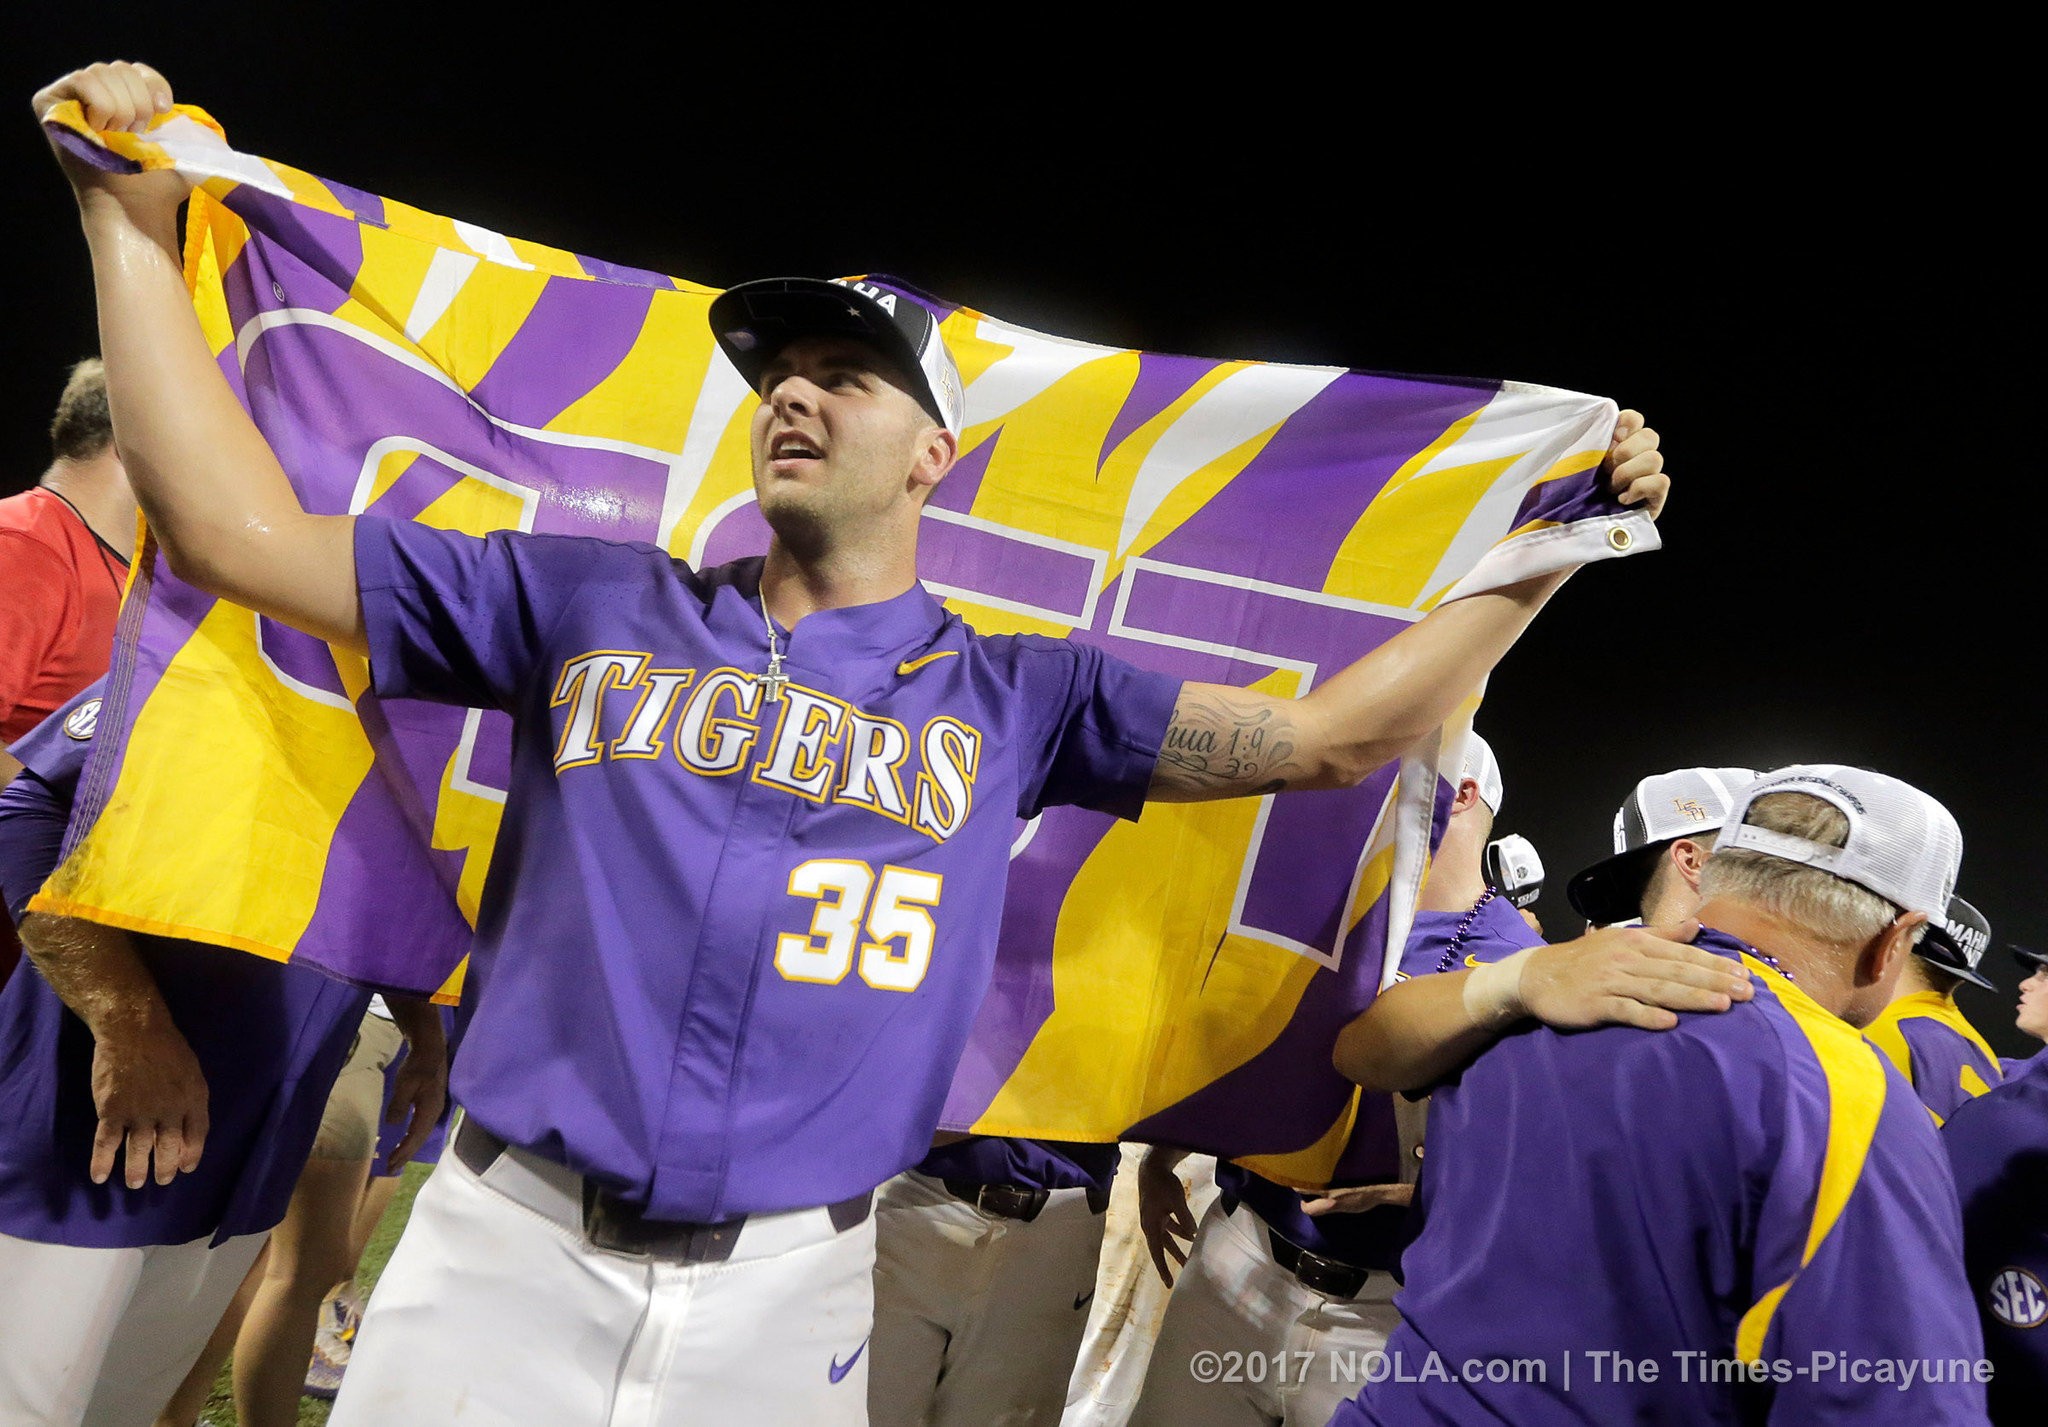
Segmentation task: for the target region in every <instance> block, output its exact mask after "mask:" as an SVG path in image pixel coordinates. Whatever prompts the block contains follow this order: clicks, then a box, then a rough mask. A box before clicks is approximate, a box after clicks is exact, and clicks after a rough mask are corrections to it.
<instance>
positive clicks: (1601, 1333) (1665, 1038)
mask: <svg viewBox="0 0 2048 1427" xmlns="http://www.w3.org/2000/svg"><path fill="white" fill-rule="evenodd" d="M1697 945H1699V946H1701V947H1703V948H1705V949H1707V950H1710V951H1714V952H1717V953H1719V954H1721V955H1723V956H1727V957H1730V958H1731V959H1734V958H1738V957H1739V958H1743V959H1744V964H1745V965H1746V966H1747V967H1748V968H1749V970H1750V972H1751V975H1752V977H1753V979H1754V980H1755V982H1756V996H1755V998H1754V999H1753V1000H1751V1001H1748V1002H1743V1003H1739V1004H1737V1005H1736V1006H1734V1007H1733V1008H1732V1009H1730V1010H1729V1011H1727V1012H1725V1013H1723V1014H1720V1015H1687V1016H1682V1017H1681V1018H1680V1021H1679V1024H1678V1025H1677V1026H1676V1027H1675V1028H1673V1029H1671V1030H1668V1031H1642V1030H1636V1029H1634V1028H1631V1027H1622V1026H1610V1027H1604V1028H1601V1029H1598V1030H1592V1031H1584V1032H1578V1033H1560V1032H1557V1031H1554V1030H1551V1029H1549V1028H1547V1027H1542V1026H1531V1027H1528V1028H1526V1029H1522V1030H1519V1031H1516V1032H1514V1033H1512V1034H1510V1035H1507V1036H1505V1037H1503V1038H1502V1039H1501V1040H1500V1041H1499V1042H1498V1043H1497V1044H1496V1045H1494V1046H1493V1047H1492V1048H1491V1049H1489V1050H1488V1051H1486V1052H1485V1053H1484V1054H1483V1055H1481V1056H1479V1057H1478V1058H1477V1059H1476V1060H1475V1061H1473V1063H1472V1064H1471V1065H1470V1066H1468V1067H1466V1068H1465V1069H1464V1070H1463V1071H1462V1072H1461V1073H1460V1074H1459V1075H1457V1076H1455V1077H1453V1078H1452V1079H1451V1080H1449V1081H1447V1082H1446V1083H1445V1084H1443V1085H1442V1086H1440V1087H1438V1089H1437V1090H1436V1091H1435V1094H1434V1097H1433V1099H1432V1101H1431V1106H1430V1126H1429V1133H1430V1140H1429V1157H1428V1159H1427V1160H1426V1161H1425V1162H1424V1165H1425V1168H1424V1172H1423V1177H1422V1183H1421V1185H1420V1187H1419V1189H1418V1192H1417V1196H1416V1204H1415V1208H1414V1211H1413V1212H1414V1214H1415V1215H1416V1216H1417V1218H1418V1220H1419V1222H1420V1228H1419V1230H1418V1232H1417V1234H1416V1236H1415V1239H1414V1241H1413V1242H1412V1243H1411V1244H1410V1245H1409V1247H1408V1249H1407V1252H1406V1254H1405V1256H1404V1258H1403V1261H1402V1262H1403V1268H1404V1269H1405V1271H1406V1275H1407V1287H1406V1288H1405V1289H1404V1290H1403V1291H1402V1292H1401V1293H1400V1294H1399V1295H1398V1296H1397V1297H1396V1299H1395V1304H1396V1306H1397V1307H1398V1308H1399V1309H1400V1310H1401V1323H1400V1326H1399V1327H1398V1328H1397V1329H1396V1330H1395V1332H1394V1333H1393V1334H1392V1335H1391V1336H1390V1337H1389V1339H1388V1343H1387V1350H1388V1353H1389V1355H1390V1356H1389V1364H1390V1370H1389V1372H1388V1374H1387V1375H1386V1377H1385V1378H1384V1379H1383V1380H1382V1381H1380V1382H1377V1383H1374V1384H1372V1385H1370V1386H1368V1387H1366V1388H1365V1389H1364V1390H1363V1391H1362V1392H1361V1394H1360V1395H1359V1397H1358V1398H1357V1399H1356V1400H1354V1401H1353V1402H1350V1403H1347V1404H1345V1406H1344V1407H1343V1408H1342V1409H1341V1410H1340V1411H1339V1412H1338V1414H1337V1416H1336V1417H1334V1418H1333V1419H1332V1424H1333V1427H1335V1424H1339V1423H1342V1424H1358V1423H1367V1422H1370V1423H1381V1424H1399V1427H1408V1424H1412V1423H1425V1422H1481V1421H1483V1422H1512V1423H1515V1424H1518V1427H1540V1424H1547V1423H1562V1422H1573V1423H1599V1424H1608V1423H1617V1422H1686V1423H1721V1422H1763V1421H1770V1422H1785V1423H1809V1422H1815V1423H1817V1422H1854V1423H1858V1424H1869V1423H1898V1424H1901V1427H1904V1424H1912V1427H1930V1424H1944V1423H1965V1422H1968V1423H1981V1422H1982V1421H1983V1414H1984V1389H1983V1387H1982V1386H1981V1385H1979V1383H1978V1382H1977V1380H1976V1378H1975V1376H1974V1375H1973V1369H1974V1365H1975V1364H1976V1362H1977V1361H1978V1360H1979V1359H1981V1357H1982V1355H1983V1336H1982V1333H1981V1332H1980V1330H1979V1329H1978V1326H1977V1322H1976V1311H1975V1308H1974V1307H1973V1306H1972V1304H1971V1302H1970V1295H1969V1289H1968V1286H1967V1285H1966V1284H1965V1282H1964V1280H1963V1275H1962V1235H1961V1224H1960V1216H1959V1213H1958V1210H1957V1206H1956V1197H1955V1190H1954V1187H1953V1185H1952V1184H1951V1182H1950V1179H1949V1176H1948V1174H1947V1173H1946V1172H1945V1170H1946V1162H1945V1158H1944V1156H1943V1154H1942V1148H1941V1145H1940V1144H1939V1142H1938V1140H1937V1137H1936V1131H1935V1128H1934V1124H1933V1122H1932V1121H1931V1120H1930V1119H1929V1118H1928V1115H1927V1111H1926V1110H1925V1108H1923V1107H1922V1106H1921V1104H1920V1102H1919V1101H1918V1100H1917V1099H1916V1098H1915V1097H1914V1095H1913V1092H1912V1088H1911V1087H1910V1086H1909V1085H1907V1084H1906V1082H1905V1080H1904V1078H1903V1077H1901V1076H1900V1075H1899V1074H1898V1072H1897V1071H1895V1070H1894V1069H1893V1068H1892V1067H1891V1066H1890V1064H1889V1063H1887V1062H1886V1061H1885V1060H1884V1059H1883V1057H1881V1056H1879V1055H1878V1054H1877V1052H1876V1051H1875V1050H1874V1049H1873V1048H1872V1047H1871V1046H1870V1045H1869V1044H1868V1043H1867V1042H1866V1041H1864V1040H1863V1039H1862V1037H1861V1036H1859V1035H1858V1034H1857V1033H1856V1032H1855V1031H1854V1030H1853V1029H1852V1028H1850V1027H1849V1026H1848V1025H1847V1024H1845V1023H1844V1022H1842V1021H1839V1020H1837V1019H1836V1018H1834V1017H1833V1016H1831V1015H1829V1014H1828V1013H1827V1012H1826V1011H1824V1010H1823V1009H1822V1008H1821V1007H1820V1006H1819V1005H1818V1004H1817V1003H1816V1002H1814V1001H1813V1000H1812V998H1810V997H1808V996H1807V995H1806V994H1805V993H1804V992H1803V991H1801V990H1800V989H1799V987H1798V986H1797V985H1795V984H1794V983H1792V982H1791V981H1790V980H1788V979H1787V978H1785V977H1783V976H1781V975H1778V974H1777V973H1775V972H1772V971H1770V970H1769V969H1768V968H1766V967H1765V966H1764V965H1763V963H1762V962H1760V961H1757V960H1755V959H1753V949H1752V948H1749V947H1747V946H1745V945H1744V944H1742V943H1741V942H1738V941H1736V940H1735V939H1734V938H1732V937H1729V936H1726V935H1725V934H1723V933H1720V932H1718V931H1713V930H1707V931H1703V932H1702V933H1701V934H1700V937H1699V940H1698V942H1697ZM1831 1136H1832V1137H1833V1141H1832V1143H1831ZM1738 1354H1740V1355H1741V1357H1742V1359H1743V1360H1744V1361H1754V1362H1757V1363H1760V1364H1761V1365H1762V1367H1761V1371H1762V1373H1763V1375H1764V1379H1765V1380H1763V1381H1761V1382H1754V1383H1752V1382H1748V1381H1746V1380H1745V1381H1744V1382H1742V1383H1740V1384H1737V1383H1735V1382H1734V1381H1732V1375H1733V1371H1734V1369H1732V1368H1731V1366H1730V1364H1731V1363H1732V1362H1733V1361H1734V1360H1736V1359H1737V1358H1738ZM1615 1355H1618V1357H1617V1356H1615ZM1623 1359H1625V1360H1627V1361H1628V1363H1629V1364H1630V1365H1631V1366H1630V1367H1629V1368H1627V1369H1622V1368H1620V1367H1619V1366H1618V1364H1619V1362H1620V1361H1621V1360H1623ZM1959 1361H1960V1362H1961V1363H1962V1364H1964V1366H1963V1367H1962V1368H1961V1369H1960V1371H1959V1370H1958V1369H1957V1368H1956V1366H1955V1365H1956V1363H1957V1362H1959ZM1883 1364H1892V1365H1894V1366H1890V1367H1886V1366H1882V1365H1883ZM1901 1364H1911V1365H1913V1367H1912V1370H1913V1372H1914V1373H1915V1380H1914V1383H1913V1385H1912V1386H1911V1387H1910V1388H1909V1389H1908V1390H1904V1391H1902V1390H1900V1387H1899V1385H1898V1381H1897V1379H1898V1378H1899V1377H1900V1376H1902V1375H1903V1373H1904V1371H1905V1369H1904V1368H1903V1367H1902V1366H1896V1365H1901ZM1524 1365H1526V1366H1524ZM1536 1365H1540V1380H1538V1379H1539V1368H1538V1366H1536ZM1645 1365H1648V1366H1647V1367H1646V1366H1645ZM1742 1371H1743V1373H1744V1375H1745V1378H1747V1377H1748V1376H1749V1375H1750V1374H1753V1373H1755V1372H1756V1371H1757V1369H1754V1368H1744V1369H1742ZM1652 1372H1654V1379H1652V1377H1651V1373H1652ZM1567 1374H1568V1375H1567ZM1929 1374H1932V1375H1933V1376H1934V1377H1935V1378H1936V1379H1937V1380H1935V1381H1933V1382H1931V1383H1930V1382H1928V1381H1926V1380H1925V1379H1926V1378H1927V1376H1928V1375H1929ZM1958 1376H1961V1378H1962V1380H1961V1381H1957V1380H1956V1378H1957V1377H1958ZM1494 1378H1501V1379H1503V1380H1500V1381H1495V1380H1493V1379H1494ZM1517 1379H1519V1380H1517ZM1859 1379H1860V1380H1859Z"/></svg>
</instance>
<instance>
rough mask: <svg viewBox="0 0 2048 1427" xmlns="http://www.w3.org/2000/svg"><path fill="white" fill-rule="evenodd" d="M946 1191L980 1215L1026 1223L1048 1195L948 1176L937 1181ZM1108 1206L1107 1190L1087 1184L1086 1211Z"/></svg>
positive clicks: (1037, 1191) (1013, 1185) (1045, 1200)
mask: <svg viewBox="0 0 2048 1427" xmlns="http://www.w3.org/2000/svg"><path fill="white" fill-rule="evenodd" d="M941 1182H942V1183H943V1184H944V1185H945V1186H946V1192H947V1193H949V1194H951V1195H952V1196H953V1197H954V1198H955V1199H964V1200H966V1201H967V1202H968V1203H969V1204H972V1205H973V1206H974V1207H975V1208H977V1209H979V1210H981V1211H982V1212H983V1213H984V1214H993V1215H995V1216H996V1217H997V1218H998V1219H1015V1220H1017V1221H1018V1222H1019V1223H1022V1224H1028V1223H1030V1222H1031V1221H1032V1220H1033V1219H1036V1218H1037V1217H1038V1216H1039V1213H1040V1212H1041V1211H1042V1210H1044V1208H1045V1206H1046V1203H1047V1201H1048V1200H1050V1199H1051V1198H1052V1191H1051V1190H1050V1189H1026V1188H1025V1187H1024V1186H1023V1185H1021V1184H976V1183H975V1182H974V1181H973V1180H971V1179H948V1180H943V1181H941ZM1108 1207H1109V1191H1108V1190H1107V1189H1097V1188H1096V1187H1095V1186H1094V1185H1092V1184H1091V1185H1089V1186H1088V1212H1089V1213H1091V1214H1100V1213H1101V1212H1102V1211H1103V1210H1105V1209H1107V1208H1108Z"/></svg>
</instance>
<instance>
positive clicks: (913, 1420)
mask: <svg viewBox="0 0 2048 1427" xmlns="http://www.w3.org/2000/svg"><path fill="white" fill-rule="evenodd" d="M1117 1158H1118V1151H1117V1146H1116V1145H1114V1144H1070V1143H1064V1142H1058V1141H1051V1140H1026V1139H1004V1138H997V1137H994V1136H988V1135H969V1136H966V1137H964V1138H956V1139H951V1140H950V1141H949V1142H948V1143H946V1144H942V1145H939V1146H937V1147H935V1148H934V1149H933V1150H932V1152H931V1153H930V1154H928V1155H926V1156H925V1157H924V1158H923V1159H922V1160H920V1161H919V1162H918V1164H917V1166H916V1167H915V1168H914V1169H911V1170H909V1171H907V1172H905V1173H903V1174H900V1175H898V1176H896V1177H895V1178H894V1179H892V1180H890V1181H889V1182H888V1183H887V1184H884V1185H883V1186H882V1188H881V1191H880V1193H879V1195H878V1196H877V1199H876V1204H875V1333H874V1342H873V1344H872V1346H871V1347H870V1348H869V1350H868V1351H869V1353H870V1354H871V1356H872V1363H871V1366H870V1367H869V1369H868V1373H869V1377H868V1420H869V1421H870V1422H871V1423H873V1424H874V1427H923V1424H931V1427H948V1424H959V1427H1025V1424H1033V1423H1037V1424H1046V1427H1050V1424H1052V1423H1055V1422H1057V1421H1059V1419H1060V1414H1061V1412H1062V1410H1063V1409H1064V1407H1065V1405H1066V1395H1067V1380H1068V1378H1069V1376H1070V1375H1071V1374H1072V1372H1073V1368H1074V1358H1075V1354H1076V1353H1077V1352H1078V1351H1079V1349H1080V1346H1081V1338H1082V1333H1083V1331H1084V1330H1085V1329H1086V1327H1087V1324H1088V1307H1089V1303H1090V1300H1091V1299H1092V1298H1093V1297H1094V1294H1095V1270H1096V1265H1097V1263H1098V1261H1099V1260H1100V1258H1101V1255H1102V1235H1103V1223H1104V1211H1105V1210H1107V1209H1108V1207H1109V1196H1110V1188H1111V1184H1112V1182H1113V1180H1114V1177H1115V1174H1116V1168H1117Z"/></svg>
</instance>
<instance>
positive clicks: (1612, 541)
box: [1607, 525, 1636, 550]
mask: <svg viewBox="0 0 2048 1427" xmlns="http://www.w3.org/2000/svg"><path fill="white" fill-rule="evenodd" d="M1607 543H1608V544H1609V545H1612V546H1613V547H1614V548H1615V549H1617V550H1626V549H1628V547H1629V546H1631V545H1633V544H1635V543H1636V538H1635V536H1633V535H1631V534H1630V533H1629V531H1628V529H1627V527H1625V526H1620V525H1616V526H1612V527H1610V528H1609V529H1608V531H1607Z"/></svg>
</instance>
